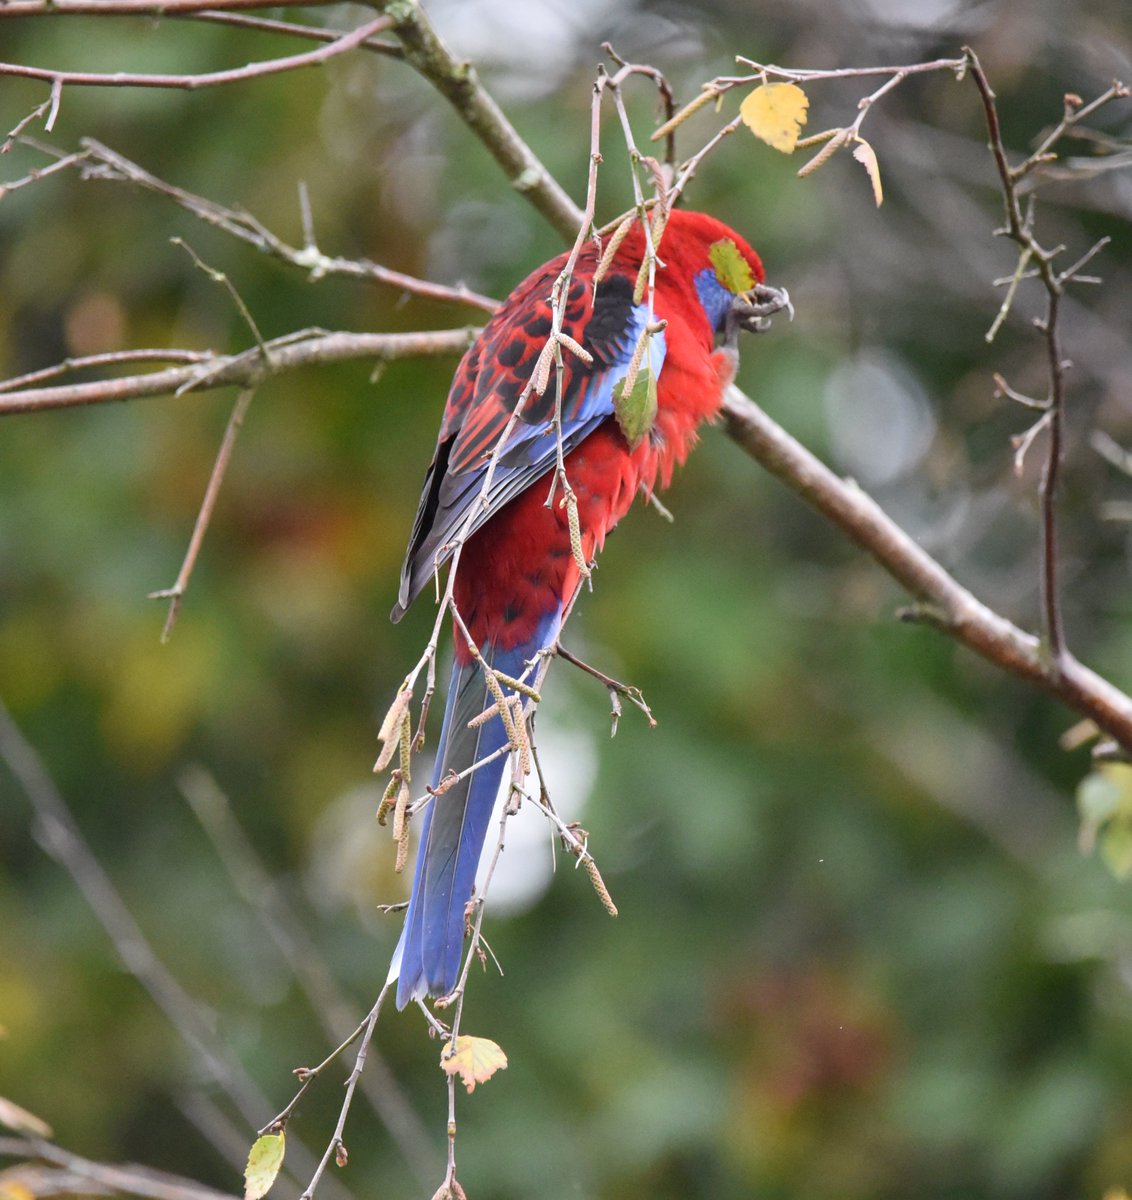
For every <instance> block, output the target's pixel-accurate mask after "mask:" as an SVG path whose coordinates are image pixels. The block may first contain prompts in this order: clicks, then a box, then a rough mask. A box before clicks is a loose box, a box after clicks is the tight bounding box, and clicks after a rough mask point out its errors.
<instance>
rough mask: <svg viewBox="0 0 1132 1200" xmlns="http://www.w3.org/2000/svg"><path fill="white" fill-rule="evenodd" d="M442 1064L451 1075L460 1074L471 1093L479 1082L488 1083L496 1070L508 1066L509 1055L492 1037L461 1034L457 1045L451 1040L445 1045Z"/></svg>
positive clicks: (441, 1058)
mask: <svg viewBox="0 0 1132 1200" xmlns="http://www.w3.org/2000/svg"><path fill="white" fill-rule="evenodd" d="M440 1065H441V1066H442V1067H443V1068H444V1070H445V1071H447V1072H448V1074H449V1075H456V1074H459V1076H460V1078H461V1079H462V1080H463V1081H464V1086H465V1087H466V1088H467V1089H468V1091H469V1093H470V1092H473V1091H475V1088H476V1084H477V1083H486V1082H487V1081H488V1080H489V1079H490V1078H491V1077H492V1076H493V1075H494V1074H495V1072H496V1071H502V1070H503V1069H504V1068H505V1067H506V1066H507V1055H506V1054H504V1053H503V1050H502V1048H501V1047H499V1046H497V1045H496V1044H495V1043H494V1042H493V1041H491V1039H490V1038H479V1037H468V1036H467V1035H466V1034H460V1036H459V1037H458V1038H457V1039H456V1044H455V1046H453V1045H452V1043H451V1042H449V1043H448V1045H447V1046H445V1047H444V1051H443V1052H442V1053H441V1055H440Z"/></svg>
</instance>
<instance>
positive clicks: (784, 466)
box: [723, 387, 1132, 751]
mask: <svg viewBox="0 0 1132 1200" xmlns="http://www.w3.org/2000/svg"><path fill="white" fill-rule="evenodd" d="M723 415H724V419H725V421H726V426H727V433H728V435H729V436H730V437H731V438H732V439H733V440H734V441H735V442H736V443H738V445H739V446H740V447H742V449H743V450H745V451H746V452H747V453H748V454H749V455H750V456H751V457H752V458H753V459H755V461H756V462H758V463H759V464H760V465H762V466H763V467H765V468H766V469H767V470H768V471H769V472H770V473H771V474H772V475H774V476H775V477H776V478H778V479H779V480H781V482H783V483H785V484H786V486H787V487H788V488H790V490H791V491H793V492H796V493H797V494H798V495H799V496H801V498H802V499H803V500H805V501H806V503H807V504H809V505H810V506H811V507H812V508H814V509H816V510H817V511H818V512H819V513H820V514H821V515H822V516H823V517H825V518H826V519H827V520H829V521H830V522H831V523H832V524H833V525H835V526H836V527H837V528H838V529H840V530H841V531H842V533H844V534H846V536H848V537H849V538H850V539H851V540H852V541H853V542H855V543H856V544H857V545H858V546H860V547H861V549H862V550H864V551H865V552H866V553H867V554H868V555H870V557H872V558H873V559H874V560H875V561H876V562H877V563H879V564H880V566H881V567H883V568H884V570H885V571H887V572H888V574H889V575H891V576H892V577H893V579H895V580H896V581H897V582H898V583H900V584H901V585H902V586H903V587H904V588H906V589H907V590H908V591H909V592H910V593H911V594H912V595H913V596H914V597H915V598H916V600H917V601H919V602H920V604H921V605H922V607H920V608H917V609H915V610H913V611H912V612H910V613H909V614H907V615H908V616H909V617H910V618H911V619H920V620H924V621H925V622H927V623H928V624H931V625H932V626H934V627H935V628H937V629H939V630H941V631H942V632H944V633H947V634H950V635H951V636H952V637H954V638H955V639H956V640H957V641H959V642H962V643H963V644H964V645H965V646H967V647H969V648H970V649H972V650H974V651H975V652H976V653H977V654H980V655H982V657H983V658H985V659H987V660H988V661H989V662H991V663H993V664H994V665H995V666H997V667H1001V668H1002V669H1003V670H1005V671H1009V672H1010V673H1011V674H1013V675H1017V676H1019V677H1020V678H1022V679H1025V680H1026V681H1027V682H1028V683H1032V684H1034V685H1036V686H1037V687H1040V688H1042V689H1043V690H1045V691H1047V692H1050V693H1052V694H1053V695H1055V696H1057V697H1058V698H1059V699H1060V700H1063V701H1064V702H1065V703H1066V704H1067V705H1069V706H1070V707H1071V708H1074V709H1076V710H1077V711H1078V712H1080V713H1082V714H1084V715H1085V716H1087V717H1089V718H1090V719H1091V720H1093V721H1094V722H1096V724H1097V725H1098V727H1099V728H1101V729H1103V730H1104V731H1105V732H1106V733H1108V734H1109V735H1110V736H1111V737H1113V738H1114V739H1115V740H1116V741H1117V742H1119V743H1120V745H1121V746H1123V747H1124V748H1125V749H1126V750H1129V751H1132V697H1129V696H1127V695H1125V693H1123V692H1121V691H1120V690H1119V689H1117V688H1115V687H1113V685H1112V684H1110V683H1109V682H1108V681H1107V680H1105V679H1102V678H1101V677H1100V676H1099V675H1097V674H1095V673H1094V672H1093V671H1091V670H1089V668H1088V667H1085V666H1083V665H1082V664H1081V663H1079V662H1078V661H1077V660H1076V659H1075V658H1073V657H1072V655H1070V654H1069V653H1068V652H1064V651H1063V653H1062V656H1061V659H1060V663H1059V664H1054V663H1053V662H1052V660H1051V658H1050V656H1049V654H1048V653H1047V652H1045V651H1044V650H1043V647H1042V644H1041V642H1040V641H1039V639H1038V638H1036V637H1034V635H1033V634H1029V633H1026V632H1025V631H1024V630H1022V629H1019V628H1018V627H1017V626H1016V625H1014V624H1012V623H1011V622H1010V621H1008V620H1007V619H1006V618H1005V617H1002V616H999V614H998V613H996V612H994V611H992V610H991V609H989V608H987V606H986V605H985V604H983V603H982V602H981V601H979V600H978V599H976V598H975V596H973V595H972V594H971V593H970V592H969V591H968V590H967V589H966V588H965V587H963V586H962V584H960V583H958V582H957V581H956V580H955V579H954V578H953V577H952V576H951V575H949V574H948V573H947V571H945V570H944V568H943V567H942V566H940V564H939V563H938V562H936V561H935V559H934V558H932V557H931V555H930V554H928V553H926V551H924V550H923V549H922V547H920V546H918V545H917V544H916V542H915V541H914V540H913V539H912V538H911V537H909V535H908V534H907V533H905V532H904V530H903V529H901V528H900V526H899V525H897V524H896V523H895V522H894V521H893V520H892V519H891V518H890V517H888V516H887V515H886V514H885V513H884V511H883V510H882V509H881V508H880V506H879V505H878V504H877V503H876V502H875V501H874V500H873V499H872V498H871V497H869V496H868V495H866V494H865V493H864V492H863V491H861V489H860V488H859V487H857V486H856V484H853V483H850V482H847V481H846V480H844V479H841V478H839V477H838V476H837V475H835V474H834V473H833V472H832V471H831V470H830V469H829V468H828V467H827V466H826V465H825V464H824V463H822V462H821V461H820V460H819V459H817V458H816V457H815V456H814V455H813V454H811V453H810V451H809V450H807V449H806V448H805V447H804V446H802V445H801V444H800V443H799V442H797V441H795V440H794V438H792V437H791V436H790V435H789V434H788V433H787V432H786V431H785V430H784V429H782V428H781V426H779V425H777V424H776V423H775V422H774V421H772V420H771V419H770V417H768V416H767V415H766V413H765V412H763V410H762V409H761V408H759V407H758V405H756V404H755V403H754V401H753V400H751V399H750V398H749V397H747V396H745V395H744V394H743V393H742V392H741V391H740V390H739V389H738V388H735V387H732V388H731V389H729V391H728V393H727V397H726V400H725V402H724V409H723Z"/></svg>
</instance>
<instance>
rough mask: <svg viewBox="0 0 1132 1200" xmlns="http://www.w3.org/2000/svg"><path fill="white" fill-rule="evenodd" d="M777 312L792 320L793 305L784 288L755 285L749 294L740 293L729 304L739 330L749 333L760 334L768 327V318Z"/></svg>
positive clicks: (761, 284)
mask: <svg viewBox="0 0 1132 1200" xmlns="http://www.w3.org/2000/svg"><path fill="white" fill-rule="evenodd" d="M777 312H785V313H786V315H787V316H788V317H789V318H790V320H791V321H793V320H794V305H793V304H791V303H790V293H789V292H787V290H786V289H785V288H773V287H767V286H766V284H763V283H759V284H756V285H755V286H754V287H753V288H751V290H750V291H749V292H742V293H741V294H740V295H738V296H736V297H735V299H734V300H733V301H732V302H731V317H732V320H733V321H734V324H735V326H736V327H738V328H739V329H746V330H747V331H748V332H749V333H761V332H762V331H763V330H764V329H768V328H769V327H770V318H771V317H772V316H773V315H774V314H775V313H777Z"/></svg>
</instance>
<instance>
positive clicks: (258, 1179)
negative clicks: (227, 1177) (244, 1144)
mask: <svg viewBox="0 0 1132 1200" xmlns="http://www.w3.org/2000/svg"><path fill="white" fill-rule="evenodd" d="M285 1150H286V1136H285V1135H284V1134H283V1132H282V1131H280V1132H279V1133H265V1134H264V1135H263V1137H261V1138H256V1140H255V1141H254V1142H253V1143H252V1148H251V1152H250V1153H249V1154H248V1165H247V1166H246V1167H245V1168H244V1200H262V1197H264V1196H266V1195H267V1193H268V1192H269V1191H271V1185H272V1184H273V1183H274V1182H275V1177H276V1176H277V1175H278V1174H279V1168H280V1167H281V1166H282V1165H283V1153H284V1151H285Z"/></svg>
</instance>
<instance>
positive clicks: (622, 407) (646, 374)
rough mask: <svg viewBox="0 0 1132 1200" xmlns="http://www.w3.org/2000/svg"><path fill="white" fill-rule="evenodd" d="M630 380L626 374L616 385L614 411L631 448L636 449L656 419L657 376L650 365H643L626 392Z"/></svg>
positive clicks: (614, 389)
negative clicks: (630, 388) (650, 368)
mask: <svg viewBox="0 0 1132 1200" xmlns="http://www.w3.org/2000/svg"><path fill="white" fill-rule="evenodd" d="M628 382H629V379H628V376H626V377H625V378H624V379H622V380H620V381H619V382H618V383H617V384H616V385H615V386H614V388H613V411H614V413H615V414H616V416H617V424H618V425H620V426H621V432H622V433H623V434H624V435H625V440H626V441H627V442H628V443H629V448H630V449H631V450H636V448H637V447H638V446H639V445H640V444H641V441H642V440H643V439H644V438H645V437H646V436H647V434H648V432H649V430H650V429H652V427H653V423H654V422H655V421H656V376H655V375H654V374H653V373H652V371H650V370H649V368H648V367H642V368H641V369H640V370H639V371H638V372H637V378H636V379H635V380H634V381H633V387H632V390H631V391H629V392H628V394H626V390H625V385H626V384H627V383H628Z"/></svg>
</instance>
